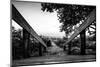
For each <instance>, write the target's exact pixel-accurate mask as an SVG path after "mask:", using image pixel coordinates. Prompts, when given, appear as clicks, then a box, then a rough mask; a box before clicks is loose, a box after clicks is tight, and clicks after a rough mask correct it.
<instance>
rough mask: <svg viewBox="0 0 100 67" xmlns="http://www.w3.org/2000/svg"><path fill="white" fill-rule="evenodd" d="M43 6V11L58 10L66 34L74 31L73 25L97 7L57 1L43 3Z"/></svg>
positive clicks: (62, 28) (62, 29)
mask: <svg viewBox="0 0 100 67" xmlns="http://www.w3.org/2000/svg"><path fill="white" fill-rule="evenodd" d="M41 6H42V8H41V10H43V11H47V12H50V13H51V12H54V11H56V12H57V16H58V20H59V21H60V23H62V25H61V27H60V28H61V31H65V33H66V35H67V34H69V33H71V32H72V31H73V26H75V25H76V24H78V23H80V21H82V20H85V19H86V17H87V15H88V14H89V13H90V12H91V11H92V10H93V9H95V8H96V7H95V6H86V5H74V4H72V5H71V4H56V3H42V4H41ZM88 30H89V29H88Z"/></svg>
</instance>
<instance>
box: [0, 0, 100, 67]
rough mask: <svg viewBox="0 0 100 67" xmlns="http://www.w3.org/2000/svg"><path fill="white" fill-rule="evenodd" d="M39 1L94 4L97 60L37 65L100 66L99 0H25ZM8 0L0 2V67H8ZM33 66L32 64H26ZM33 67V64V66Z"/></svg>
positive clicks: (59, 66)
mask: <svg viewBox="0 0 100 67" xmlns="http://www.w3.org/2000/svg"><path fill="white" fill-rule="evenodd" d="M20 1H26V0H20ZM27 1H37V2H39V1H41V2H56V3H69V4H85V5H96V7H97V61H96V62H81V63H68V64H53V65H39V66H40V67H47V66H48V67H57V66H58V67H66V66H67V67H75V66H76V67H85V66H89V67H99V66H100V52H99V51H100V42H99V37H100V35H99V34H100V31H99V29H100V28H99V27H100V20H99V19H100V5H99V4H100V0H27ZM9 64H10V0H1V2H0V67H10V65H9ZM39 66H38V67H39ZM27 67H33V66H27ZM34 67H35V66H34Z"/></svg>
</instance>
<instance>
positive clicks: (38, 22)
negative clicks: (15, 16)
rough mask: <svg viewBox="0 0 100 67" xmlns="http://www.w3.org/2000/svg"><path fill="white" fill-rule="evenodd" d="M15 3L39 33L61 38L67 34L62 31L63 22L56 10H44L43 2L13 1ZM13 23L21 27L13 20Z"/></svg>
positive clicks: (17, 27)
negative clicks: (60, 20)
mask: <svg viewBox="0 0 100 67" xmlns="http://www.w3.org/2000/svg"><path fill="white" fill-rule="evenodd" d="M13 4H14V6H15V7H16V8H17V10H18V11H19V12H20V13H21V14H22V16H23V17H24V18H25V19H26V21H27V22H28V23H29V24H30V26H31V27H32V28H33V29H34V30H35V31H36V32H37V34H38V35H44V36H52V37H61V38H62V37H63V36H65V33H64V32H60V26H61V23H59V21H58V17H57V13H56V12H53V13H49V12H43V11H42V10H41V3H34V2H13ZM12 25H13V26H14V27H15V28H16V29H19V28H21V27H20V26H19V25H18V24H16V23H15V21H13V20H12Z"/></svg>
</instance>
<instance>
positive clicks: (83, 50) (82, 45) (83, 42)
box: [80, 30, 86, 55]
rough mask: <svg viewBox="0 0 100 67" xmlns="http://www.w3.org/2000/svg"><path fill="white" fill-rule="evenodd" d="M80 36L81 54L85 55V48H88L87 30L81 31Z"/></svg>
mask: <svg viewBox="0 0 100 67" xmlns="http://www.w3.org/2000/svg"><path fill="white" fill-rule="evenodd" d="M80 38H81V53H80V54H81V55H85V54H86V52H85V49H86V37H85V30H83V31H82V32H81V33H80Z"/></svg>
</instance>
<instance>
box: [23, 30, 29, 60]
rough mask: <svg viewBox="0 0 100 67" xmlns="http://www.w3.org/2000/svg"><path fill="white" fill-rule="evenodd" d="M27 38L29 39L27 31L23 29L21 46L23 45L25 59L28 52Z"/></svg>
mask: <svg viewBox="0 0 100 67" xmlns="http://www.w3.org/2000/svg"><path fill="white" fill-rule="evenodd" d="M29 38H30V34H29V33H28V32H27V30H25V29H23V43H24V44H23V45H24V57H25V58H27V57H28V56H29V52H28V48H29V47H28V45H29Z"/></svg>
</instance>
